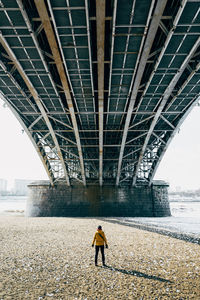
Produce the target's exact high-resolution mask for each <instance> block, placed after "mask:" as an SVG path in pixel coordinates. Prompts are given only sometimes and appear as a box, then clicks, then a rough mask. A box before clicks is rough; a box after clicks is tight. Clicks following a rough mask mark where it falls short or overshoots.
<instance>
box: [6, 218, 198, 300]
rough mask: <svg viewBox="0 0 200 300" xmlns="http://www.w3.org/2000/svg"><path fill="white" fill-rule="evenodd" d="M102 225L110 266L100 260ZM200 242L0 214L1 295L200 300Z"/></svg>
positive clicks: (85, 221)
mask: <svg viewBox="0 0 200 300" xmlns="http://www.w3.org/2000/svg"><path fill="white" fill-rule="evenodd" d="M97 225H102V227H103V230H104V232H105V234H106V236H107V239H108V245H109V249H108V250H107V249H106V264H107V267H105V268H102V266H101V261H100V257H99V267H95V266H94V249H93V248H92V247H91V244H92V239H93V235H94V232H95V230H96V227H97ZM199 250H200V248H199V245H198V244H193V243H189V242H186V241H183V240H177V239H174V238H173V237H170V236H163V235H160V234H158V233H155V232H148V231H145V230H140V229H137V228H133V227H129V226H123V225H120V224H114V223H109V222H107V221H106V220H104V221H102V220H98V219H92V218H91V219H88V218H82V219H81V218H25V217H19V216H15V217H11V216H1V217H0V258H1V265H0V299H1V300H7V299H12V300H13V299H14V300H15V299H16V300H20V299H23V300H24V299H35V300H42V299H83V300H86V299H87V300H88V299H103V300H105V299H113V300H114V299H139V300H145V299H155V300H156V299H179V300H185V299H195V300H198V299H200V288H199V287H200V264H199V262H200V251H199Z"/></svg>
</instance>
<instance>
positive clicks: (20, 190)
mask: <svg viewBox="0 0 200 300" xmlns="http://www.w3.org/2000/svg"><path fill="white" fill-rule="evenodd" d="M31 182H33V180H24V179H15V184H14V191H13V192H14V194H15V195H20V196H25V195H27V194H28V187H27V185H28V184H29V183H31Z"/></svg>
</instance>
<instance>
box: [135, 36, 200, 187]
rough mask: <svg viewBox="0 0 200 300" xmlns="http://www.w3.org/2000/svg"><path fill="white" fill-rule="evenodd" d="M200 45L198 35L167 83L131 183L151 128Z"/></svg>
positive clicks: (145, 142)
mask: <svg viewBox="0 0 200 300" xmlns="http://www.w3.org/2000/svg"><path fill="white" fill-rule="evenodd" d="M199 45H200V37H199V38H198V39H197V41H196V42H195V44H194V45H193V47H192V49H191V50H190V52H189V54H188V56H187V57H186V58H185V60H184V61H183V63H182V65H181V67H180V68H179V70H178V72H177V73H176V75H175V76H174V77H173V79H172V80H171V82H170V84H169V85H168V87H167V89H166V90H165V92H164V96H163V97H162V100H161V102H160V104H159V107H158V109H157V111H156V114H155V116H154V118H153V120H152V123H151V126H150V128H149V131H148V133H147V136H146V138H145V141H144V145H143V147H142V150H141V152H140V155H139V159H138V163H137V166H136V168H135V172H134V176H133V182H132V185H135V183H136V179H137V173H138V170H139V168H140V164H141V162H142V158H143V155H144V153H145V151H146V147H147V145H148V142H149V140H150V137H151V135H152V133H153V130H154V128H155V125H156V123H157V121H158V119H159V117H160V115H161V113H162V110H163V108H164V107H165V105H166V103H167V100H168V98H169V97H170V95H171V93H172V91H173V89H174V87H175V85H176V84H177V82H178V80H179V78H180V77H181V75H182V74H183V72H184V70H185V68H186V67H187V64H188V63H189V61H190V59H191V58H192V57H193V55H194V53H195V51H196V50H197V48H198V47H199Z"/></svg>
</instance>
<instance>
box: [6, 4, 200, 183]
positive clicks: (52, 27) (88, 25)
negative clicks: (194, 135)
mask: <svg viewBox="0 0 200 300" xmlns="http://www.w3.org/2000/svg"><path fill="white" fill-rule="evenodd" d="M199 3H200V2H199V1H195V0H188V1H187V0H182V1H180V0H179V1H171V0H153V1H150V0H128V1H122V0H112V1H106V0H96V1H93V0H77V1H72V0H60V1H56V0H47V1H44V0H29V1H23V0H10V1H7V0H1V1H0V93H1V95H2V97H3V98H4V100H5V101H6V103H7V104H8V105H9V107H10V108H11V109H12V110H13V112H14V114H15V115H16V117H17V118H18V119H19V121H20V122H21V124H22V126H23V127H24V129H25V130H26V132H27V134H28V135H29V137H30V139H31V140H32V142H33V145H34V147H35V148H36V150H37V152H38V154H39V155H40V158H41V160H42V162H43V164H44V167H45V168H46V171H47V173H48V176H49V178H50V180H51V182H52V183H54V182H56V181H66V183H67V184H68V185H70V184H72V182H74V180H75V181H78V182H81V183H82V184H83V185H86V184H89V183H91V182H99V184H100V185H102V184H103V183H105V182H107V183H108V182H109V183H110V184H116V185H126V184H128V185H135V184H138V183H141V182H142V183H145V184H151V182H152V179H153V177H154V174H155V172H156V170H157V167H158V165H159V163H160V161H161V159H162V157H163V155H164V153H165V151H166V149H167V147H168V145H169V143H170V141H171V139H172V138H173V136H174V134H175V133H176V131H177V130H178V128H179V127H180V124H181V123H182V122H183V120H184V119H185V117H186V116H187V114H188V113H189V112H190V110H191V109H192V107H193V106H194V105H195V104H196V103H197V101H198V97H199V92H200V85H199V81H200V77H199V74H200V71H199V68H200V60H199V59H200V51H199V50H200V48H199V45H200V14H199V12H200V5H199Z"/></svg>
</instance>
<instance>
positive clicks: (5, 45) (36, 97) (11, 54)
mask: <svg viewBox="0 0 200 300" xmlns="http://www.w3.org/2000/svg"><path fill="white" fill-rule="evenodd" d="M0 43H1V45H2V46H3V48H4V49H5V51H6V52H7V54H8V55H9V57H10V59H11V60H12V61H13V64H14V65H15V66H16V69H17V70H18V72H19V74H20V75H21V77H22V78H23V80H24V82H25V84H26V86H27V88H28V89H29V91H30V93H31V95H32V96H33V98H34V100H35V102H36V104H37V106H38V108H39V110H40V112H41V114H42V116H43V118H44V120H45V122H46V124H47V127H48V129H49V131H50V133H51V136H52V139H53V141H54V144H55V146H56V149H57V153H58V156H59V158H60V161H61V164H62V168H63V171H64V175H65V178H66V182H67V185H70V182H69V176H68V173H67V169H66V166H65V163H64V159H63V155H62V152H61V150H60V146H59V144H58V141H57V138H56V135H55V132H54V131H53V127H52V125H51V123H50V121H49V118H48V116H47V114H46V111H45V109H44V107H43V104H42V102H41V100H40V97H39V95H38V93H37V91H36V89H35V88H34V86H33V85H32V83H31V81H30V80H29V78H28V76H27V75H26V73H25V72H24V70H23V68H22V66H21V64H20V63H19V61H18V60H17V57H16V56H15V54H14V52H13V51H12V49H11V48H10V46H9V44H8V43H7V41H6V40H5V38H4V37H3V35H2V33H0Z"/></svg>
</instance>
